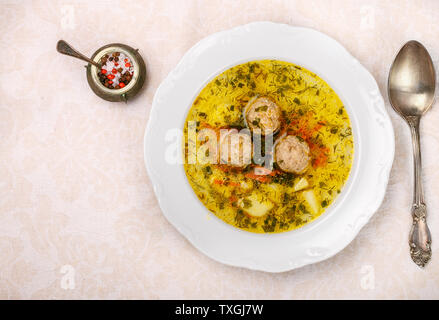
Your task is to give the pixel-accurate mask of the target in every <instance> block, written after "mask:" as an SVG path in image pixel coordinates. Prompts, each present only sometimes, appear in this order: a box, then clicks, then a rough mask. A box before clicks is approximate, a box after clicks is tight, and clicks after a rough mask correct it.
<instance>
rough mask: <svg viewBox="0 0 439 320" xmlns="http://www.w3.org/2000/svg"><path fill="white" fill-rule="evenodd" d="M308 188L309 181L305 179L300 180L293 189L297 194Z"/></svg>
mask: <svg viewBox="0 0 439 320" xmlns="http://www.w3.org/2000/svg"><path fill="white" fill-rule="evenodd" d="M308 186H309V183H308V180H306V179H305V178H300V180H299V181H297V182H296V183H295V184H294V187H293V189H294V191H295V192H297V191H300V190H303V189H305V188H307V187H308Z"/></svg>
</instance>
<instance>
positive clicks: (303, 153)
mask: <svg viewBox="0 0 439 320" xmlns="http://www.w3.org/2000/svg"><path fill="white" fill-rule="evenodd" d="M274 159H275V161H276V163H277V165H278V166H279V168H280V169H282V170H283V171H286V172H292V173H303V172H305V170H306V169H307V168H308V165H309V162H310V155H309V146H308V144H307V143H306V142H305V141H300V140H299V138H297V137H296V136H292V135H288V136H285V137H283V138H281V139H280V140H278V142H277V143H276V144H275V147H274Z"/></svg>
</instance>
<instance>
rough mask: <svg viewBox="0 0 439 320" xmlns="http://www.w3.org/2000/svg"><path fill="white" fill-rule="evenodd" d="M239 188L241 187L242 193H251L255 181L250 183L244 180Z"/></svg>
mask: <svg viewBox="0 0 439 320" xmlns="http://www.w3.org/2000/svg"><path fill="white" fill-rule="evenodd" d="M239 187H240V189H241V191H243V192H249V191H251V190H252V189H253V181H251V180H250V181H249V180H247V181H245V180H242V181H241V184H240V186H239Z"/></svg>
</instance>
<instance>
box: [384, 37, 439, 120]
mask: <svg viewBox="0 0 439 320" xmlns="http://www.w3.org/2000/svg"><path fill="white" fill-rule="evenodd" d="M435 84H436V75H435V72H434V67H433V61H432V60H431V57H430V55H429V54H428V51H427V49H425V47H424V46H423V45H422V44H421V43H419V42H418V41H415V40H412V41H409V42H407V43H406V44H405V45H404V46H403V47H402V48H401V50H400V51H399V53H398V55H397V56H396V58H395V61H394V62H393V64H392V67H391V68H390V74H389V81H388V89H389V99H390V103H391V104H392V106H393V108H394V109H395V111H397V112H398V113H399V114H400V115H401V116H402V117H404V118H405V117H407V116H422V115H423V114H424V113H426V112H427V111H428V110H429V109H430V108H431V106H432V104H433V100H434V90H435Z"/></svg>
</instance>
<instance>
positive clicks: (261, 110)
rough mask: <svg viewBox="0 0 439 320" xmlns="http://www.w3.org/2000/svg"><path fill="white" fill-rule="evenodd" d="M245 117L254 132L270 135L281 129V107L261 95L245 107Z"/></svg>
mask: <svg viewBox="0 0 439 320" xmlns="http://www.w3.org/2000/svg"><path fill="white" fill-rule="evenodd" d="M244 113H245V114H244V118H245V121H246V123H247V126H248V127H249V129H250V130H251V131H253V132H254V133H260V134H263V135H269V134H272V133H275V132H277V131H278V130H279V128H280V125H281V121H280V118H281V109H280V108H279V106H278V105H277V104H275V103H274V102H273V101H271V100H270V99H268V98H265V97H260V98H257V99H255V100H254V101H253V102H250V104H249V105H248V106H247V107H246V108H245V111H244Z"/></svg>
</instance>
